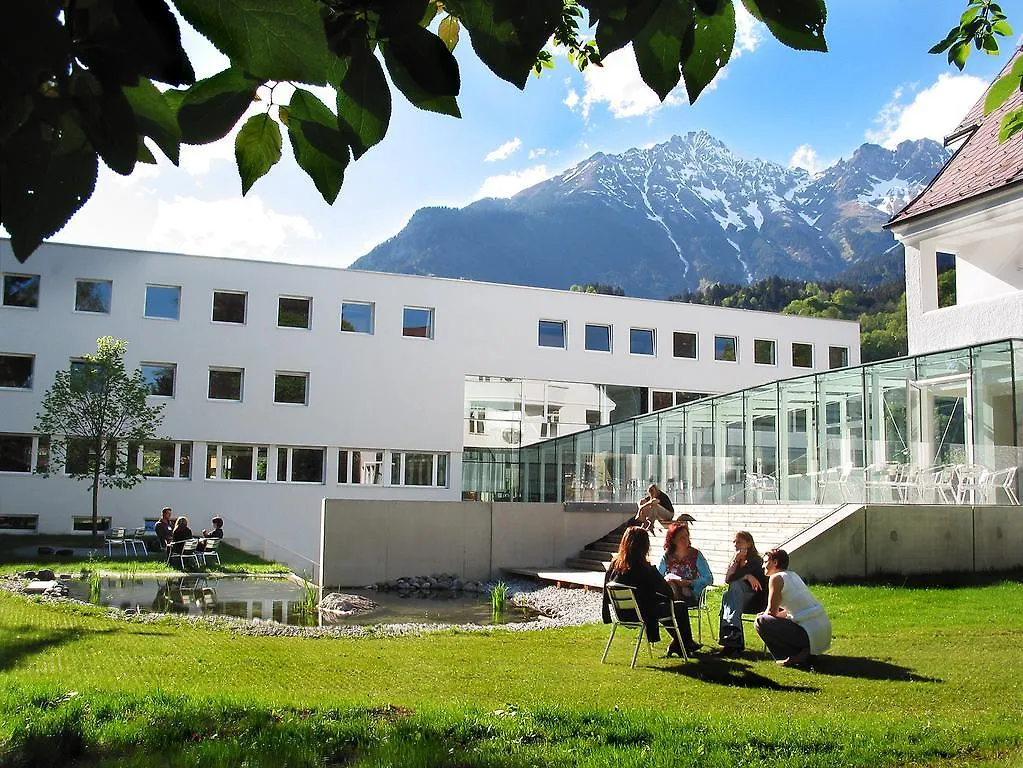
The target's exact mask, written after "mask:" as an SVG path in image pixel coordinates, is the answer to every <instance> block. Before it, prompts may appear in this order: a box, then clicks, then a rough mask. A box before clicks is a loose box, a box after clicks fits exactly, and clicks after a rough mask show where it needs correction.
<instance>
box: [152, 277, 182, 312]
mask: <svg viewBox="0 0 1023 768" xmlns="http://www.w3.org/2000/svg"><path fill="white" fill-rule="evenodd" d="M145 315H146V317H155V318H158V319H161V320H177V319H178V318H179V317H180V315H181V287H180V286H177V285H147V286H146V309H145Z"/></svg>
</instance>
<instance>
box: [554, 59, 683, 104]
mask: <svg viewBox="0 0 1023 768" xmlns="http://www.w3.org/2000/svg"><path fill="white" fill-rule="evenodd" d="M583 80H584V81H585V84H586V88H585V91H584V92H583V95H582V97H581V98H580V97H579V96H578V94H576V93H575V91H569V94H568V97H567V98H566V99H565V104H566V105H567V106H568V108H569V109H571V110H573V111H575V109H577V108H578V109H579V111H580V113H581V114H582V117H583V120H588V119H589V117H590V110H591V109H592V108H593V106H594V105H595V104H606V105H607V108H608V110H609V111H610V112H611V114H612V115H613V116H614V117H616V118H622V117H639V116H641V115H650V114H653V113H654V112H656V111H657V110H658V109H660V108H661V107H662V106H664V105H674V104H680V103H682V99H680V98H679V97H678V96H676V95H674V93H672V94H668V97H667V98H666V99H665V100H664V102H663V104H662V102H661V101H660V100H659V99H658V98H657V94H655V93H654V92H653V91H651V90H650V88H649V87H648V86H647V84H646V83H644V82H643V78H642V77H640V75H639V67H637V66H636V57H635V56H634V55H633V53H632V46H629V47H627V48H623V49H622V50H620V51H615V52H614V53H612V54H610V55H609V56H608V57H607V58H605V59H604V65H603V66H601V67H587V68H586V70H585V71H584V72H583Z"/></svg>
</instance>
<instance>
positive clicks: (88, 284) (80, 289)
mask: <svg viewBox="0 0 1023 768" xmlns="http://www.w3.org/2000/svg"><path fill="white" fill-rule="evenodd" d="M113 293H114V284H113V282H111V281H110V280H76V281H75V309H76V310H77V311H78V312H98V313H100V314H104V315H109V314H110V301H111V298H112V296H113Z"/></svg>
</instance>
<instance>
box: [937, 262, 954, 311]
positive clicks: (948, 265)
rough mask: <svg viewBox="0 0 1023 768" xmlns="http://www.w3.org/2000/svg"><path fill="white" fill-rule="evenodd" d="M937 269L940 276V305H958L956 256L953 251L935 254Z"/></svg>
mask: <svg viewBox="0 0 1023 768" xmlns="http://www.w3.org/2000/svg"><path fill="white" fill-rule="evenodd" d="M934 261H935V271H936V272H937V276H938V286H937V291H938V307H954V306H955V305H956V257H955V254H953V253H941V252H938V253H936V254H934Z"/></svg>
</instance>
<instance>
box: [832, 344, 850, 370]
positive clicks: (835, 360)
mask: <svg viewBox="0 0 1023 768" xmlns="http://www.w3.org/2000/svg"><path fill="white" fill-rule="evenodd" d="M847 365H849V347H828V367H829V368H845V367H846V366H847Z"/></svg>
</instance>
